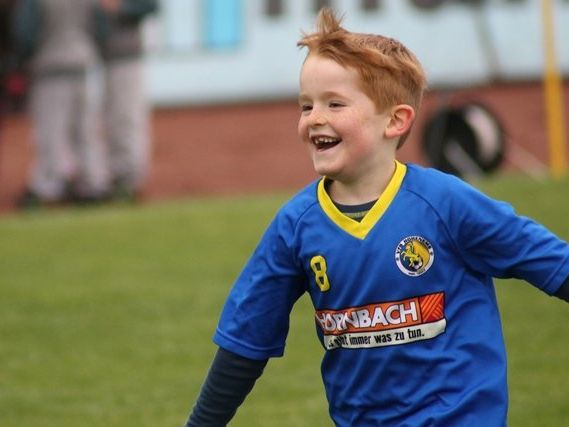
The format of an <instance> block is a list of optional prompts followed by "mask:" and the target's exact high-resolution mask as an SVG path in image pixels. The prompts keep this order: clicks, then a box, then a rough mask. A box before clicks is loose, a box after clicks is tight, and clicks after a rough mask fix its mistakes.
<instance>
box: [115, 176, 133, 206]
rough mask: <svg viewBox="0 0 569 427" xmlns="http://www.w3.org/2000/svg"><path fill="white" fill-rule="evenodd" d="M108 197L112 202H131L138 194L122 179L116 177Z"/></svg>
mask: <svg viewBox="0 0 569 427" xmlns="http://www.w3.org/2000/svg"><path fill="white" fill-rule="evenodd" d="M109 198H110V200H112V201H114V202H127V203H133V202H136V201H137V200H138V194H137V191H136V190H134V189H133V188H132V187H131V186H129V185H127V184H126V183H125V182H124V180H121V179H116V180H114V181H113V184H112V187H111V191H110V194H109Z"/></svg>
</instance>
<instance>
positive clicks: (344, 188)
mask: <svg viewBox="0 0 569 427" xmlns="http://www.w3.org/2000/svg"><path fill="white" fill-rule="evenodd" d="M394 173H395V161H391V162H389V163H388V164H387V165H383V166H381V167H378V169H377V173H375V174H373V175H371V176H367V177H365V178H364V179H360V180H358V181H356V182H353V183H345V182H342V181H331V182H330V184H329V186H328V187H327V190H328V194H329V196H330V198H331V199H332V200H333V201H334V202H336V203H339V204H342V205H361V204H363V203H367V202H370V201H372V200H377V199H378V198H379V196H381V194H382V193H383V192H384V191H385V189H386V188H387V185H388V184H389V182H390V181H391V178H392V177H393V174H394Z"/></svg>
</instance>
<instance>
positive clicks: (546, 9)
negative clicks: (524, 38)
mask: <svg viewBox="0 0 569 427" xmlns="http://www.w3.org/2000/svg"><path fill="white" fill-rule="evenodd" d="M541 3H542V18H543V42H544V50H545V70H544V74H543V84H544V89H545V108H546V116H547V134H548V143H549V162H550V168H551V173H552V175H553V176H554V177H555V178H560V177H562V176H564V175H565V174H566V173H567V153H566V151H565V149H566V143H567V142H566V141H567V137H566V132H565V114H564V108H563V84H562V81H561V76H560V74H559V70H558V68H557V61H556V56H555V29H554V23H553V4H552V0H542V2H541Z"/></svg>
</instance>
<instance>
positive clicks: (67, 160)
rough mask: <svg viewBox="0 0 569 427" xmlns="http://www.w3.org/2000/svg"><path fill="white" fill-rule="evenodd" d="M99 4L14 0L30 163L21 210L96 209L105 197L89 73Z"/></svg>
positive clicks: (98, 31) (100, 26)
mask: <svg viewBox="0 0 569 427" xmlns="http://www.w3.org/2000/svg"><path fill="white" fill-rule="evenodd" d="M97 2H98V0H73V1H69V0H18V2H17V4H16V7H15V10H14V19H13V26H12V28H13V36H14V42H15V48H16V53H17V57H18V60H19V63H20V64H23V66H25V67H26V68H27V69H28V71H29V77H30V89H29V90H30V93H29V111H30V114H31V118H32V122H33V132H32V135H33V137H32V139H33V145H34V149H35V153H34V154H35V158H34V162H33V165H32V168H31V171H30V174H29V179H28V184H27V189H26V190H25V192H24V194H23V195H22V196H21V198H20V200H19V205H20V207H23V208H28V207H34V206H38V205H43V204H53V203H61V202H68V201H73V202H96V201H99V200H102V199H103V198H104V197H105V195H106V193H107V187H106V179H105V174H104V168H103V166H104V164H103V162H104V158H103V155H102V151H101V146H100V144H99V143H98V141H97V134H96V117H97V116H96V114H97V111H96V104H95V103H94V102H93V99H94V96H93V95H94V93H93V92H92V91H90V90H88V82H89V72H90V70H92V68H93V67H94V65H95V64H96V61H97V41H98V40H101V39H102V37H103V33H104V19H103V16H102V14H101V12H100V8H99V6H98V3H97Z"/></svg>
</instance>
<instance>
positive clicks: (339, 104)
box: [329, 102, 344, 108]
mask: <svg viewBox="0 0 569 427" xmlns="http://www.w3.org/2000/svg"><path fill="white" fill-rule="evenodd" d="M329 105H330V108H340V107H343V106H344V104H342V103H341V102H330V104H329Z"/></svg>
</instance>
